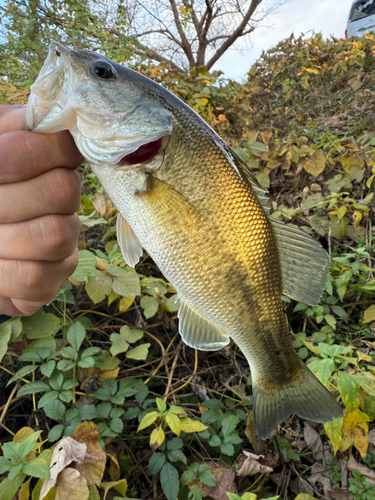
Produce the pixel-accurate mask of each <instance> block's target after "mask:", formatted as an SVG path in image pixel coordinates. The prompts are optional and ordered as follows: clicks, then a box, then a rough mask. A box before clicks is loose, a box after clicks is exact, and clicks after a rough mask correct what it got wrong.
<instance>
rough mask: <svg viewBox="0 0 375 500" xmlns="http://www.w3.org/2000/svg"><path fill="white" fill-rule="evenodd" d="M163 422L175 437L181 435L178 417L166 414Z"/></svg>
mask: <svg viewBox="0 0 375 500" xmlns="http://www.w3.org/2000/svg"><path fill="white" fill-rule="evenodd" d="M165 420H166V422H167V425H168V426H169V428H170V429H171V431H172V432H173V433H174V434H176V436H179V435H180V434H181V423H180V419H179V418H178V416H177V415H174V414H173V413H167V416H166V418H165Z"/></svg>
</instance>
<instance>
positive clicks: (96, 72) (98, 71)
mask: <svg viewBox="0 0 375 500" xmlns="http://www.w3.org/2000/svg"><path fill="white" fill-rule="evenodd" d="M89 71H90V74H91V75H93V76H97V77H98V78H103V80H109V79H114V78H116V73H115V70H114V68H113V66H112V65H111V64H110V63H108V62H106V61H100V62H96V61H95V62H93V63H91V64H90V68H89Z"/></svg>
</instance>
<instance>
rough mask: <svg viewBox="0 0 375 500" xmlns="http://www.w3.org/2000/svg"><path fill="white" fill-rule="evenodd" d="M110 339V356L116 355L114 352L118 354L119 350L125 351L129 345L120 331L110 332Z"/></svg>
mask: <svg viewBox="0 0 375 500" xmlns="http://www.w3.org/2000/svg"><path fill="white" fill-rule="evenodd" d="M110 340H111V342H112V346H111V347H110V349H109V350H110V353H111V354H112V356H116V354H120V353H121V352H126V351H127V350H128V349H129V347H130V346H129V344H128V343H127V341H126V338H125V336H124V335H123V334H121V333H112V334H111V336H110Z"/></svg>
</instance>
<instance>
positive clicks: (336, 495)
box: [329, 488, 354, 500]
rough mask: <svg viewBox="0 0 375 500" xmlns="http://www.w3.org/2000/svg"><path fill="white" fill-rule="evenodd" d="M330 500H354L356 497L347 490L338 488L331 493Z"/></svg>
mask: <svg viewBox="0 0 375 500" xmlns="http://www.w3.org/2000/svg"><path fill="white" fill-rule="evenodd" d="M329 498H330V499H331V500H353V498H354V495H353V493H351V492H350V491H348V490H347V489H343V488H336V489H335V490H332V491H330V492H329Z"/></svg>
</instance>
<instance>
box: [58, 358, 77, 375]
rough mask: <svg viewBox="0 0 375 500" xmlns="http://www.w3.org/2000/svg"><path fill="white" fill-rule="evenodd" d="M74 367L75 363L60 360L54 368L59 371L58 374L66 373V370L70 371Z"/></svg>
mask: <svg viewBox="0 0 375 500" xmlns="http://www.w3.org/2000/svg"><path fill="white" fill-rule="evenodd" d="M75 365H76V364H75V362H74V361H72V360H71V359H62V360H61V361H59V362H58V363H57V365H56V368H57V369H58V370H60V372H66V371H68V370H72V369H73V368H74V367H75Z"/></svg>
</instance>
